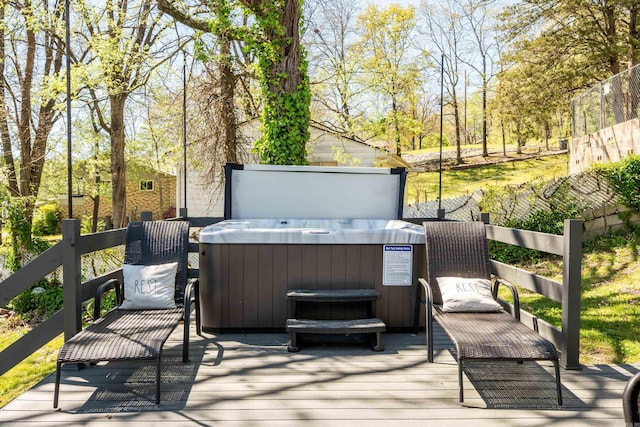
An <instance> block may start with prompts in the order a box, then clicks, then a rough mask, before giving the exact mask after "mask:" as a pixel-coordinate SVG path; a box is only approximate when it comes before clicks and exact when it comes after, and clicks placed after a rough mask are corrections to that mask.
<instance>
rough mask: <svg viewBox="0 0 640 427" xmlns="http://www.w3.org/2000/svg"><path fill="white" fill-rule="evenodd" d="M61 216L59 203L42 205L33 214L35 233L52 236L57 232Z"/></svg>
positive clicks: (36, 234)
mask: <svg viewBox="0 0 640 427" xmlns="http://www.w3.org/2000/svg"><path fill="white" fill-rule="evenodd" d="M60 217H61V212H60V206H59V205H58V204H57V203H47V204H45V205H42V206H40V207H39V208H38V209H36V211H35V212H34V214H33V225H32V230H33V235H34V236H50V235H52V234H56V233H57V231H58V224H59V223H60Z"/></svg>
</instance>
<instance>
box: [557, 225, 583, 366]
mask: <svg viewBox="0 0 640 427" xmlns="http://www.w3.org/2000/svg"><path fill="white" fill-rule="evenodd" d="M582 234H583V223H582V220H578V219H567V220H565V222H564V245H563V246H564V249H563V271H562V348H561V349H560V352H561V356H560V364H561V365H562V367H563V368H565V369H580V303H581V299H582V295H581V285H582V283H581V282H582V274H581V272H582Z"/></svg>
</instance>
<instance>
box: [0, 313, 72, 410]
mask: <svg viewBox="0 0 640 427" xmlns="http://www.w3.org/2000/svg"><path fill="white" fill-rule="evenodd" d="M29 329H30V328H29V327H28V326H22V325H20V326H17V325H11V322H10V321H8V320H4V321H2V323H0V350H3V349H4V348H6V347H8V346H9V345H10V344H11V343H13V342H14V341H15V340H17V339H18V338H20V337H21V336H22V335H24V334H26V333H27V332H28V330H29ZM62 343H63V337H62V335H60V336H58V337H57V338H55V339H53V340H52V341H51V342H49V343H48V344H46V345H45V346H44V347H42V348H41V349H39V350H37V351H36V352H35V353H33V354H32V355H30V356H29V357H27V358H26V359H25V360H23V361H22V362H20V363H19V364H18V365H16V366H14V367H13V368H12V369H10V370H9V371H7V372H5V373H4V375H0V408H1V407H3V406H4V405H6V404H7V403H9V402H10V401H11V400H13V399H15V398H16V397H18V396H19V395H20V394H22V393H24V392H25V391H27V390H29V389H30V388H31V387H33V386H34V385H36V384H37V383H39V382H40V381H42V380H43V379H44V378H45V377H46V376H47V375H49V374H51V373H52V372H53V371H55V368H56V358H57V356H58V349H59V348H60V347H62Z"/></svg>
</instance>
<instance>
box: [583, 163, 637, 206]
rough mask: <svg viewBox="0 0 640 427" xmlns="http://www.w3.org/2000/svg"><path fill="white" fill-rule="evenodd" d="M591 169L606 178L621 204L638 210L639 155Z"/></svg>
mask: <svg viewBox="0 0 640 427" xmlns="http://www.w3.org/2000/svg"><path fill="white" fill-rule="evenodd" d="M593 169H594V172H595V173H596V174H599V175H600V176H603V177H604V178H605V179H606V180H607V182H608V183H609V185H610V186H611V188H613V191H615V193H616V195H617V196H618V198H619V200H620V202H621V203H622V204H624V205H625V206H627V207H629V208H631V209H633V210H634V211H636V212H640V155H637V154H634V155H631V156H627V157H626V158H624V159H623V160H620V161H619V162H615V163H607V164H603V165H597V166H595V167H594V168H593Z"/></svg>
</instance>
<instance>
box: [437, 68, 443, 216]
mask: <svg viewBox="0 0 640 427" xmlns="http://www.w3.org/2000/svg"><path fill="white" fill-rule="evenodd" d="M443 105H444V55H442V56H441V57H440V162H439V163H440V171H439V173H438V176H439V178H438V179H439V180H438V218H440V211H441V210H442V144H443V142H442V128H443V114H444V107H443ZM442 218H444V215H442ZM442 218H440V219H442Z"/></svg>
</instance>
